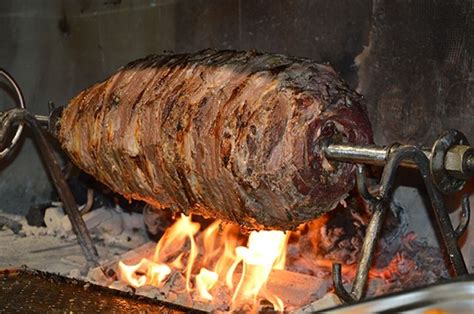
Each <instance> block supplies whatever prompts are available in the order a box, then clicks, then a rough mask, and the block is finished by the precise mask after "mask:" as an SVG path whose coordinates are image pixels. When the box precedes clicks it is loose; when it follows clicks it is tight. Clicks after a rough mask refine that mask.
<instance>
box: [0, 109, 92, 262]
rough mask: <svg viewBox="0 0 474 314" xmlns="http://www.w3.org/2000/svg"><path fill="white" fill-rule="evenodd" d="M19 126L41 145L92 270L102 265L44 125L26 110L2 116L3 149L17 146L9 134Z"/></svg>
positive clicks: (4, 113)
mask: <svg viewBox="0 0 474 314" xmlns="http://www.w3.org/2000/svg"><path fill="white" fill-rule="evenodd" d="M19 124H26V125H28V126H29V127H30V129H31V130H32V133H33V136H34V139H35V140H36V143H37V144H38V145H37V147H38V148H39V151H40V153H41V155H42V157H43V159H44V162H45V165H46V168H47V170H48V173H49V175H50V176H51V179H52V180H53V183H54V185H55V187H56V189H57V191H58V195H59V197H60V198H61V201H62V203H63V206H64V209H65V211H66V213H67V215H68V217H69V219H70V221H71V225H72V227H73V230H74V233H75V234H76V236H77V240H78V242H79V244H80V246H81V249H82V251H83V253H84V255H85V257H86V259H87V262H88V264H89V266H98V265H99V254H98V253H97V249H96V248H95V245H94V243H93V242H92V238H91V236H90V234H89V231H88V230H87V227H86V224H85V223H84V220H82V217H81V214H80V213H79V210H78V207H77V204H76V201H75V200H74V195H73V194H72V192H71V190H70V189H69V186H68V185H67V182H66V179H65V178H64V176H63V173H62V171H61V167H60V163H59V160H58V157H57V156H56V154H55V152H54V149H53V147H52V146H51V144H50V143H49V141H48V139H47V138H46V135H45V133H44V131H43V129H42V128H41V125H40V123H39V122H38V121H37V120H36V119H35V117H34V116H33V115H31V114H30V113H29V112H28V111H27V110H26V109H18V108H15V109H11V110H8V111H6V112H3V113H1V114H0V147H6V146H7V145H9V146H7V147H9V148H11V147H12V146H14V145H13V144H11V143H10V144H7V142H8V139H7V134H8V132H9V130H11V128H13V127H15V126H16V125H19Z"/></svg>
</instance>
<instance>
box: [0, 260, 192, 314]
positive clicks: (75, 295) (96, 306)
mask: <svg viewBox="0 0 474 314" xmlns="http://www.w3.org/2000/svg"><path fill="white" fill-rule="evenodd" d="M4 312H5V313H15V312H16V313H50V312H61V313H165V314H171V313H173V314H174V313H184V312H197V311H195V310H191V309H187V308H183V307H180V306H175V305H172V304H169V303H165V302H160V301H156V300H153V299H150V298H144V297H139V296H136V295H129V294H127V293H124V292H120V291H116V290H112V289H108V288H104V287H100V286H96V285H93V284H89V283H85V282H82V281H79V280H74V279H70V278H66V277H63V276H59V275H55V274H50V273H45V272H41V271H37V270H31V269H27V268H20V269H8V270H0V313H4Z"/></svg>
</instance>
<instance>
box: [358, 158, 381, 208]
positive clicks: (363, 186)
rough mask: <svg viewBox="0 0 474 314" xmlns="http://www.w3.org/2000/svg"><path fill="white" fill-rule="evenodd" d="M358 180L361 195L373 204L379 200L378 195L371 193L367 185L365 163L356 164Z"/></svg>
mask: <svg viewBox="0 0 474 314" xmlns="http://www.w3.org/2000/svg"><path fill="white" fill-rule="evenodd" d="M356 182H357V190H358V191H359V194H360V196H361V197H362V198H363V199H364V200H365V201H366V202H367V203H369V204H371V205H373V204H375V203H376V202H377V197H376V196H374V195H372V193H370V191H369V188H368V187H367V176H366V174H365V165H362V164H357V166H356Z"/></svg>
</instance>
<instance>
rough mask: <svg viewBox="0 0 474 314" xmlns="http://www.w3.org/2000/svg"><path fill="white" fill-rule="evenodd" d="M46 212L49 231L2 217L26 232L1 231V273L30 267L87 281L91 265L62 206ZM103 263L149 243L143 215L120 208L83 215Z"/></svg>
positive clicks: (4, 214)
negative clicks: (16, 223)
mask: <svg viewBox="0 0 474 314" xmlns="http://www.w3.org/2000/svg"><path fill="white" fill-rule="evenodd" d="M54 205H55V206H52V207H50V208H48V209H47V210H46V212H45V224H46V227H33V226H30V225H28V223H27V222H26V219H25V217H23V216H18V215H12V214H9V213H4V212H2V211H1V210H0V215H2V216H4V217H8V218H10V219H13V220H15V221H17V222H19V223H20V224H21V225H22V230H21V231H20V233H19V234H14V233H13V232H12V231H11V230H9V229H7V228H2V229H1V230H0V251H1V252H2V254H0V269H4V268H15V267H20V266H22V265H26V266H28V267H30V268H34V269H39V270H42V271H47V272H52V273H59V274H61V275H64V276H68V277H72V278H76V279H85V278H84V276H83V275H85V273H86V272H87V267H86V265H87V263H86V260H85V258H84V255H83V253H82V250H81V248H80V246H79V245H78V243H77V239H76V235H75V234H74V232H73V231H72V226H71V224H70V222H69V219H68V217H67V215H65V213H64V210H63V209H62V208H61V203H56V204H54ZM83 219H84V220H85V222H86V225H87V226H88V229H89V232H90V233H91V236H92V238H93V241H94V243H95V245H96V247H97V249H98V251H99V256H100V258H101V260H109V259H111V258H113V257H114V256H119V255H121V254H123V253H124V252H126V251H129V250H130V249H132V248H136V247H138V246H140V245H142V244H143V243H145V242H147V241H149V239H148V236H147V234H146V229H145V226H144V223H143V215H142V214H139V213H126V212H124V211H123V210H122V209H121V208H120V207H115V208H98V209H96V210H93V211H91V212H88V213H86V214H84V215H83Z"/></svg>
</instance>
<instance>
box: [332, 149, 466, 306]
mask: <svg viewBox="0 0 474 314" xmlns="http://www.w3.org/2000/svg"><path fill="white" fill-rule="evenodd" d="M406 160H410V161H412V162H413V163H415V164H416V165H417V166H418V169H419V171H420V173H421V175H422V177H423V180H424V183H425V186H426V189H427V191H428V195H429V198H430V201H431V206H432V210H433V212H434V214H435V217H436V224H434V225H433V227H434V228H435V229H436V230H437V231H438V234H439V235H441V239H440V240H441V243H442V245H443V246H444V248H445V250H446V253H447V255H448V257H449V262H450V266H451V270H452V273H453V275H454V276H461V275H465V274H467V268H466V264H465V263H464V259H463V257H462V254H461V250H460V248H459V246H458V243H457V240H458V239H459V237H460V236H461V234H462V232H463V231H464V230H465V228H466V225H467V222H468V221H469V212H470V210H469V203H468V200H467V198H466V197H465V198H464V201H463V219H462V221H461V223H460V225H459V226H458V228H457V229H456V230H454V228H453V226H452V224H451V221H450V218H449V215H448V211H447V210H446V207H445V205H444V202H443V199H442V196H441V193H440V192H439V191H438V190H437V189H436V188H435V186H434V184H433V182H432V180H431V176H430V161H429V160H428V158H427V157H426V155H425V154H424V153H423V151H422V150H421V149H419V148H417V147H414V146H402V147H399V148H397V150H396V151H395V152H394V153H393V154H391V155H390V157H389V159H388V161H387V164H386V166H385V168H384V171H383V174H382V179H381V182H380V187H379V189H378V193H377V195H372V194H371V193H369V190H368V189H367V186H366V178H365V175H364V168H363V166H360V165H359V166H358V168H357V186H358V189H359V193H360V195H361V196H362V197H363V198H364V200H365V201H366V202H367V203H368V205H369V206H371V207H373V209H374V214H373V216H372V219H371V221H370V223H369V226H368V227H367V231H366V236H365V239H364V244H363V247H362V256H361V259H360V262H359V265H358V268H357V273H356V277H355V280H354V284H353V285H352V289H351V291H350V292H348V291H347V290H346V289H345V288H344V286H343V284H342V276H341V265H340V264H337V263H335V264H333V282H334V287H335V290H336V293H337V295H338V296H339V297H340V298H341V299H342V300H343V301H345V302H355V301H359V300H360V299H361V298H363V297H364V293H365V289H366V284H367V279H368V274H369V270H370V267H371V265H372V260H373V255H374V251H375V245H376V243H377V240H378V239H379V236H380V231H381V227H382V224H383V221H384V217H385V213H386V210H387V208H388V202H389V200H390V197H391V193H392V191H393V183H394V179H395V172H396V170H397V169H398V167H399V166H400V164H401V163H402V162H403V161H406Z"/></svg>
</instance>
